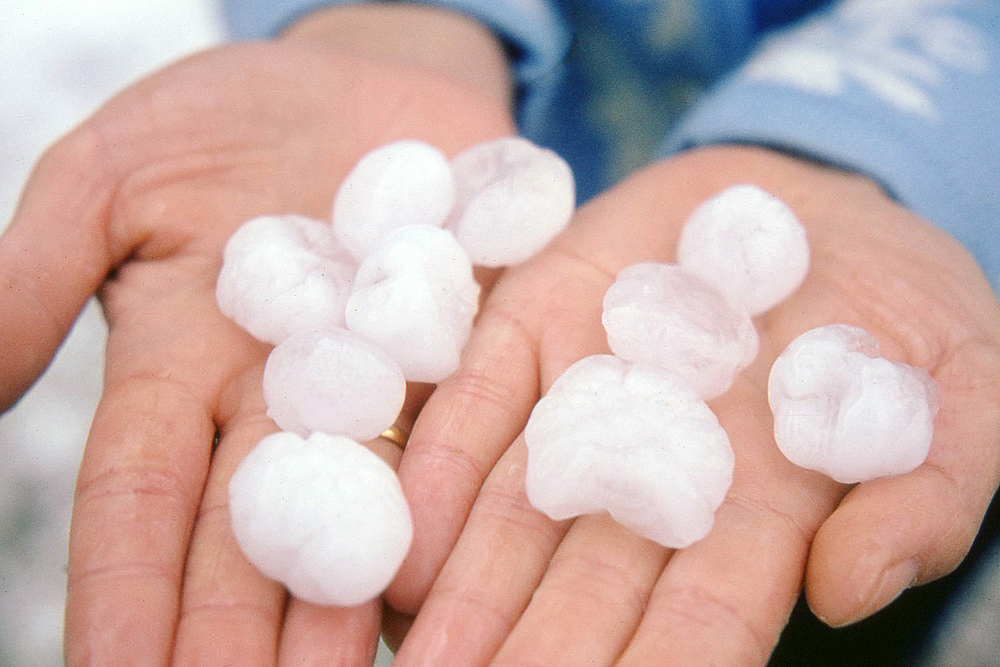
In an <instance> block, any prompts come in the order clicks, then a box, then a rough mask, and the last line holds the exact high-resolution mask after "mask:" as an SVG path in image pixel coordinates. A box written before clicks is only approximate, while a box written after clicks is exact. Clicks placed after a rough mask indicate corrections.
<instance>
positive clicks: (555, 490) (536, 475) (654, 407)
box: [524, 355, 734, 548]
mask: <svg viewBox="0 0 1000 667" xmlns="http://www.w3.org/2000/svg"><path fill="white" fill-rule="evenodd" d="M524 440H525V443H526V444H527V446H528V466H527V471H526V475H525V489H526V491H527V494H528V500H529V501H530V502H531V504H532V505H533V506H534V507H536V508H537V509H539V510H541V511H542V512H544V513H545V514H547V515H548V516H549V517H551V518H553V519H556V520H561V519H567V518H570V517H573V516H578V515H580V514H589V513H593V512H601V511H604V510H607V511H608V512H610V513H611V516H612V517H614V519H615V520H616V521H618V522H620V523H622V524H623V525H625V526H627V527H628V528H630V529H631V530H633V531H634V532H636V533H638V534H639V535H642V536H643V537H647V538H649V539H651V540H654V541H656V542H658V543H659V544H662V545H663V546H665V547H673V548H682V547H686V546H688V545H689V544H691V543H693V542H695V541H697V540H700V539H701V538H702V537H704V536H705V535H706V534H708V531H709V530H710V529H711V527H712V523H713V521H714V520H715V510H716V509H717V508H718V507H719V505H720V504H721V503H722V500H723V498H724V497H725V495H726V491H727V490H728V489H729V485H730V483H731V482H732V476H733V460H734V457H733V451H732V448H731V447H730V446H729V438H728V437H727V436H726V432H725V431H724V430H723V429H722V427H721V426H720V425H719V422H718V420H717V419H716V417H715V415H714V414H713V413H712V411H711V410H710V409H709V407H708V406H707V405H706V404H705V402H704V401H703V400H702V399H701V398H699V397H698V396H697V395H695V394H694V393H693V392H692V391H691V390H690V388H688V387H687V386H686V385H685V383H684V382H683V381H681V380H680V379H679V378H677V377H676V376H675V375H673V374H671V373H669V372H667V371H665V370H663V369H660V368H656V367H653V366H646V365H644V364H632V363H629V362H627V361H624V360H622V359H619V358H617V357H613V356H611V355H595V356H592V357H587V358H585V359H582V360H580V361H578V362H577V363H575V364H573V365H572V366H570V367H569V368H568V369H566V371H565V372H564V373H563V374H562V375H561V376H560V377H559V379H557V380H556V381H555V383H554V384H553V385H552V388H551V389H549V391H548V393H547V394H546V395H545V397H543V398H542V399H541V400H540V401H539V402H538V404H537V405H536V406H535V409H534V410H533V411H532V413H531V417H530V418H529V419H528V424H527V426H526V427H525V430H524Z"/></svg>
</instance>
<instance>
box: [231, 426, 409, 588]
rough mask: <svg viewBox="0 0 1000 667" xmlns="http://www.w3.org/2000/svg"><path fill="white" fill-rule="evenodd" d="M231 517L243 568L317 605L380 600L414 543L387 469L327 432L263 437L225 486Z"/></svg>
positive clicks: (406, 512)
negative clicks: (305, 436) (254, 570)
mask: <svg viewBox="0 0 1000 667" xmlns="http://www.w3.org/2000/svg"><path fill="white" fill-rule="evenodd" d="M229 513H230V516H231V518H232V526H233V532H234V533H235V535H236V541H237V542H238V543H239V545H240V549H242V550H243V553H244V555H245V556H246V557H247V558H248V559H249V560H250V562H251V563H253V564H254V566H255V567H257V569H258V570H260V571H261V572H263V573H264V574H265V575H266V576H268V577H271V578H272V579H276V580H278V581H280V582H281V583H283V584H284V585H285V586H287V587H288V590H289V591H291V593H292V595H294V596H295V597H297V598H299V599H301V600H305V601H307V602H312V603H314V604H321V605H337V606H344V607H347V606H353V605H358V604H361V603H363V602H367V601H369V600H371V599H373V598H375V597H376V596H378V595H379V594H380V593H382V591H383V590H385V588H386V587H387V586H388V585H389V582H390V581H392V578H393V577H394V576H395V574H396V571H397V570H398V569H399V566H400V564H401V563H402V562H403V558H404V557H405V556H406V552H407V550H408V549H409V548H410V540H411V538H412V536H413V526H412V523H411V520H410V511H409V508H408V507H407V504H406V499H405V498H404V497H403V490H402V489H401V488H400V486H399V480H398V479H397V478H396V474H395V473H394V472H393V471H392V468H390V467H389V466H388V465H387V464H386V463H385V462H384V461H382V459H380V458H379V457H378V456H376V455H375V454H373V453H371V452H370V451H368V450H367V449H366V448H365V447H364V446H362V445H359V444H358V443H357V442H355V441H353V440H351V439H349V438H344V437H340V436H331V435H326V434H325V433H314V434H313V435H311V436H310V437H309V439H308V440H303V439H302V438H300V437H299V436H297V435H295V434H294V433H275V434H273V435H269V436H267V437H266V438H264V439H263V440H261V441H260V442H259V443H258V444H257V446H256V447H254V448H253V449H252V450H251V451H250V453H249V454H247V456H246V457H245V458H244V459H243V461H241V462H240V465H239V466H238V467H237V468H236V472H235V473H233V476H232V478H231V479H230V480H229Z"/></svg>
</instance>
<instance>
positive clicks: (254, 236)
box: [215, 215, 357, 345]
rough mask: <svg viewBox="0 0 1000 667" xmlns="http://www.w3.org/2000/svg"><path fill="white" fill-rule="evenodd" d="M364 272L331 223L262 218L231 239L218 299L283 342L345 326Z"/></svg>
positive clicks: (254, 328) (260, 335)
mask: <svg viewBox="0 0 1000 667" xmlns="http://www.w3.org/2000/svg"><path fill="white" fill-rule="evenodd" d="M356 269H357V266H356V264H355V262H354V260H353V259H352V258H351V256H350V255H348V254H347V252H346V251H345V250H344V249H343V248H342V247H341V246H340V244H339V243H337V241H336V239H335V238H334V236H333V231H332V230H331V229H330V226H329V225H328V224H326V223H324V222H320V221H318V220H312V219H310V218H306V217H303V216H300V215H269V216H261V217H258V218H254V219H252V220H249V221H248V222H246V223H244V224H243V225H242V226H240V228H239V229H237V230H236V232H234V233H233V235H232V236H231V237H230V238H229V241H228V242H227V243H226V247H225V250H224V252H223V261H222V270H221V271H220V273H219V278H218V281H217V283H216V290H215V294H216V300H217V301H218V304H219V310H221V311H222V313H223V314H224V315H226V316H228V317H230V318H232V319H233V320H234V321H235V322H236V323H237V324H239V325H240V326H242V327H243V328H244V329H246V330H247V331H249V332H250V334H251V335H252V336H254V337H255V338H257V339H258V340H262V341H264V342H267V343H272V344H275V345H277V344H278V343H280V342H281V341H283V340H284V339H286V338H288V337H289V336H291V335H292V334H293V333H296V332H298V331H308V330H310V329H317V328H320V327H327V326H343V324H344V305H345V304H346V302H347V297H348V295H349V294H350V291H351V281H352V279H353V278H354V272H355V270H356Z"/></svg>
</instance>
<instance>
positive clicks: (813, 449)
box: [767, 324, 940, 484]
mask: <svg viewBox="0 0 1000 667" xmlns="http://www.w3.org/2000/svg"><path fill="white" fill-rule="evenodd" d="M767 394H768V401H769V402H770V404H771V411H772V412H773V413H774V439H775V440H776V441H777V443H778V448H779V449H781V451H782V453H783V454H784V455H785V456H786V457H788V459H789V460H790V461H791V462H792V463H794V464H796V465H799V466H802V467H803V468H809V469H811V470H818V471H820V472H822V473H824V474H826V475H829V476H830V477H832V478H833V479H835V480H837V481H838V482H844V483H846V484H851V483H854V482H863V481H866V480H870V479H874V478H876V477H881V476H884V475H896V474H900V473H906V472H909V471H911V470H913V469H914V468H916V467H917V466H919V465H920V464H921V463H923V461H924V459H925V458H926V457H927V451H928V449H929V448H930V444H931V437H932V435H933V431H934V415H935V414H937V410H938V407H939V405H940V394H939V391H938V388H937V384H936V383H935V382H934V380H933V379H932V378H931V377H930V376H929V375H928V374H927V373H926V372H925V371H924V370H923V369H920V368H915V367H913V366H909V365H907V364H903V363H896V362H892V361H889V360H887V359H884V358H882V357H880V356H878V340H877V339H876V338H875V337H874V336H872V335H871V334H869V333H868V332H867V331H865V330H864V329H861V328H858V327H854V326H849V325H846V324H832V325H829V326H825V327H819V328H818V329H812V330H811V331H807V332H806V333H804V334H802V335H801V336H799V337H798V338H796V339H795V340H793V341H792V343H791V344H790V345H789V346H788V347H787V348H786V349H785V351H784V352H782V353H781V355H780V356H779V357H778V359H777V360H776V361H775V362H774V366H773V367H772V368H771V376H770V378H769V380H768V386H767Z"/></svg>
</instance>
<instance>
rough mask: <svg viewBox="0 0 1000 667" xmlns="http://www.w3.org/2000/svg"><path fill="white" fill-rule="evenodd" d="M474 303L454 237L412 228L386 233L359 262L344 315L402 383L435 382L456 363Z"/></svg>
mask: <svg viewBox="0 0 1000 667" xmlns="http://www.w3.org/2000/svg"><path fill="white" fill-rule="evenodd" d="M478 304H479V284H478V283H476V280H475V278H474V277H473V275H472V264H471V263H470V262H469V258H468V256H467V255H466V254H465V251H463V250H462V248H461V246H459V245H458V242H457V241H456V240H455V237H454V236H452V235H451V234H450V233H449V232H447V231H445V230H443V229H439V228H437V227H427V226H421V225H416V226H412V227H402V228H400V229H397V230H395V231H394V232H392V233H390V234H389V235H388V236H386V237H385V238H384V239H382V240H381V241H380V242H379V243H378V245H376V246H375V248H374V249H373V250H372V252H371V253H370V254H369V255H368V257H367V258H365V261H364V262H362V263H361V266H360V267H359V268H358V273H357V276H355V279H354V289H353V291H352V293H351V296H350V298H349V299H348V301H347V309H346V320H347V326H348V328H349V329H351V331H354V332H356V333H358V334H360V335H361V336H364V337H365V338H367V339H368V340H371V341H372V342H374V343H375V344H376V345H378V346H379V347H380V348H382V349H383V350H385V351H386V352H387V353H388V354H389V356H390V357H392V358H393V359H394V360H395V361H396V363H398V364H399V366H400V368H401V369H402V370H403V375H404V376H405V377H406V379H407V380H412V381H417V382H439V381H441V380H443V379H444V378H446V377H448V376H449V375H451V374H452V373H453V372H454V371H455V370H456V369H457V368H458V362H459V355H460V354H461V352H462V348H463V347H464V346H465V343H466V341H467V340H468V339H469V333H470V332H471V330H472V320H473V318H474V317H475V314H476V309H477V308H478Z"/></svg>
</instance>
